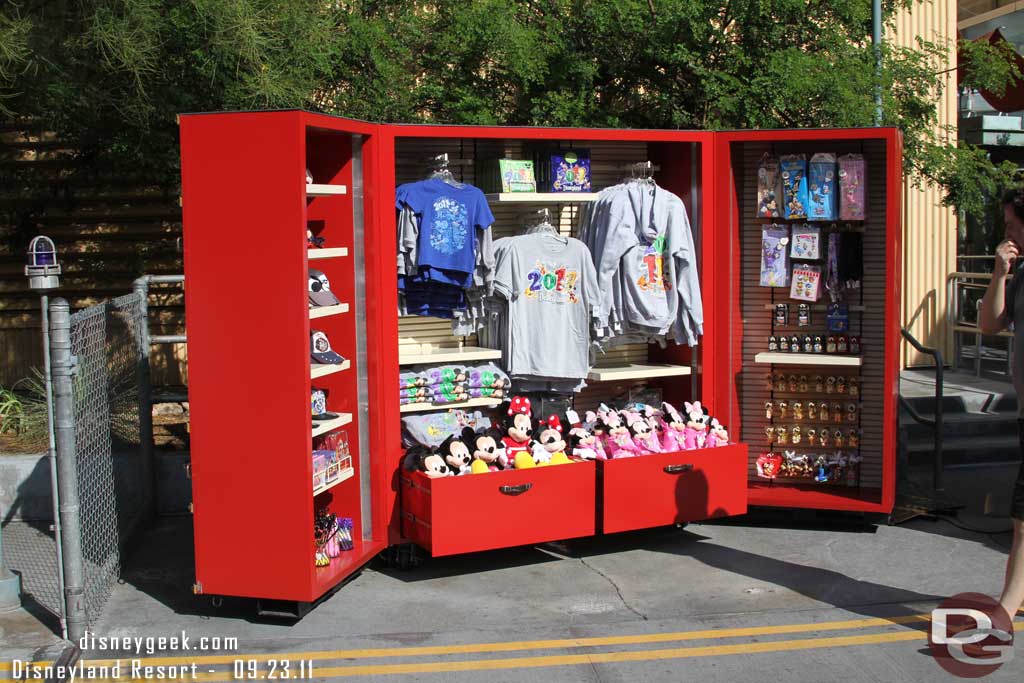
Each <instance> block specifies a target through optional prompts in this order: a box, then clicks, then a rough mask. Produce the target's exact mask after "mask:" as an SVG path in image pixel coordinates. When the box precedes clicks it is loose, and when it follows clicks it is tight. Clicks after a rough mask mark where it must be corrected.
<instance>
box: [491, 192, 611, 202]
mask: <svg viewBox="0 0 1024 683" xmlns="http://www.w3.org/2000/svg"><path fill="white" fill-rule="evenodd" d="M487 201H489V202H519V203H523V204H529V203H534V204H538V203H541V204H568V203H570V202H593V201H597V192H492V193H491V194H488V195H487Z"/></svg>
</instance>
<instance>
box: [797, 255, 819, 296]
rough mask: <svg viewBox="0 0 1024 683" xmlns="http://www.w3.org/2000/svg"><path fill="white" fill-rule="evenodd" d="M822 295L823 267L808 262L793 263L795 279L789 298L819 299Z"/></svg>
mask: <svg viewBox="0 0 1024 683" xmlns="http://www.w3.org/2000/svg"><path fill="white" fill-rule="evenodd" d="M820 295H821V268H820V267H819V266H812V265H810V264H807V263H797V264H793V281H792V285H791V286H790V288H789V298H791V299H797V300H799V301H817V300H818V297H819V296H820Z"/></svg>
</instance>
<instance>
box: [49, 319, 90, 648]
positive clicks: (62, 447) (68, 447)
mask: <svg viewBox="0 0 1024 683" xmlns="http://www.w3.org/2000/svg"><path fill="white" fill-rule="evenodd" d="M50 355H51V363H52V368H53V412H54V437H55V440H56V447H57V483H58V491H59V493H60V519H61V526H62V530H63V534H62V539H61V540H62V541H63V545H64V553H63V561H64V614H65V615H66V617H67V624H68V639H69V640H71V641H72V642H74V641H77V640H78V639H79V638H81V637H82V635H83V633H84V631H85V628H86V626H88V617H87V615H86V609H85V565H84V562H83V557H82V520H81V516H80V508H79V498H78V493H79V492H78V465H77V461H76V448H75V397H74V383H73V381H72V377H73V375H74V372H75V368H74V358H73V357H72V355H71V307H70V306H69V305H68V302H67V301H65V300H64V299H54V300H53V301H52V303H51V304H50Z"/></svg>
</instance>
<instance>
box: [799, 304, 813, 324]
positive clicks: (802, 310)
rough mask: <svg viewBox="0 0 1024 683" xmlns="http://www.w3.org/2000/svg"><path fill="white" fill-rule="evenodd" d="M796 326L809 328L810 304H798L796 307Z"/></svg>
mask: <svg viewBox="0 0 1024 683" xmlns="http://www.w3.org/2000/svg"><path fill="white" fill-rule="evenodd" d="M796 324H797V327H810V326H811V306H810V304H798V305H797V307H796Z"/></svg>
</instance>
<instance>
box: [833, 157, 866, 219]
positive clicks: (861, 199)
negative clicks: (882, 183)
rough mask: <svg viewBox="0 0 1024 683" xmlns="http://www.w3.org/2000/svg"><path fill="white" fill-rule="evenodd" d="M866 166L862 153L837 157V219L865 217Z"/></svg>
mask: <svg viewBox="0 0 1024 683" xmlns="http://www.w3.org/2000/svg"><path fill="white" fill-rule="evenodd" d="M866 196H867V166H866V164H865V162H864V155H863V154H846V155H844V156H841V157H839V197H840V199H839V220H842V221H862V220H865V219H866V218H867V207H866Z"/></svg>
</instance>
